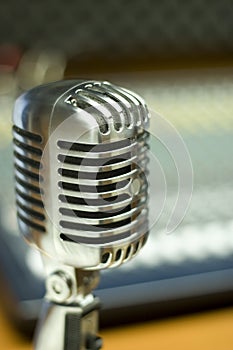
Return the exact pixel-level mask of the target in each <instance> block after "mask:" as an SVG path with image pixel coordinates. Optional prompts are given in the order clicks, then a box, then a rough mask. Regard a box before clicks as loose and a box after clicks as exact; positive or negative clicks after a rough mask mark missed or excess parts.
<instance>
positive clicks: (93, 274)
mask: <svg viewBox="0 0 233 350" xmlns="http://www.w3.org/2000/svg"><path fill="white" fill-rule="evenodd" d="M43 260H44V263H45V267H46V272H47V278H46V295H45V299H44V303H43V307H42V313H41V317H40V319H39V323H38V326H37V329H36V336H35V349H36V350H45V349H46V350H99V349H101V347H102V339H101V338H100V337H99V336H98V335H97V333H98V316H99V308H100V302H99V299H98V298H97V297H95V296H94V295H93V294H92V293H91V292H92V290H93V289H94V288H95V287H96V286H97V284H98V282H99V272H98V271H85V270H81V269H76V268H73V267H70V266H65V265H60V264H57V263H55V264H54V262H53V261H52V259H49V258H47V257H43Z"/></svg>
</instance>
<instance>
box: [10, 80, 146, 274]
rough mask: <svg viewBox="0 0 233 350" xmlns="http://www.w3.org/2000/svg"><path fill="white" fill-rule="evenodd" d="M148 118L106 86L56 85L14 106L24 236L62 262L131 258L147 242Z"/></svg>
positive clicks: (123, 93)
mask: <svg viewBox="0 0 233 350" xmlns="http://www.w3.org/2000/svg"><path fill="white" fill-rule="evenodd" d="M148 122H149V114H148V111H147V108H146V105H145V103H144V101H143V100H142V99H141V98H140V97H139V96H137V95H136V94H134V93H132V92H130V91H127V90H125V89H122V88H120V87H116V86H114V85H112V84H110V83H108V82H97V81H90V82H82V81H63V82H58V83H52V84H48V85H44V86H41V87H38V88H35V89H32V90H30V91H29V92H27V93H26V94H24V95H22V96H21V97H20V98H19V99H18V100H17V102H16V105H15V113H14V127H13V133H14V151H15V174H16V196H17V210H18V221H19V226H20V229H21V232H22V233H23V234H24V236H25V238H26V239H27V240H28V241H29V242H31V243H32V244H34V245H36V246H37V247H38V248H39V249H40V250H42V251H43V252H45V253H46V254H47V255H49V256H51V257H52V258H54V259H55V260H56V261H60V262H62V263H63V264H65V265H70V266H74V267H76V268H82V269H101V268H107V267H112V266H117V265H120V264H121V263H123V262H125V261H127V260H129V259H131V258H132V257H133V256H134V255H135V254H136V253H137V252H138V251H139V250H140V248H141V246H142V245H143V244H144V243H145V240H146V237H147V231H148V227H147V225H148V224H147V203H146V202H147V181H146V173H147V169H146V167H147V157H146V152H147V148H148V146H147V137H148V135H147V132H146V131H145V130H146V128H147V127H148Z"/></svg>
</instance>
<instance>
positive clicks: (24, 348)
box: [0, 308, 233, 350]
mask: <svg viewBox="0 0 233 350" xmlns="http://www.w3.org/2000/svg"><path fill="white" fill-rule="evenodd" d="M101 335H102V336H103V337H104V349H105V350H124V349H125V350H141V349H143V350H144V349H145V350H153V349H155V350H157V349H158V350H171V349H172V350H178V349H179V350H187V349H188V350H202V349H203V350H232V349H233V308H229V309H226V310H219V311H213V312H208V313H202V314H198V315H191V316H184V317H179V318H174V319H169V320H164V321H154V322H148V323H144V324H139V325H131V326H125V327H122V328H116V329H109V330H104V331H102V332H101ZM0 349H1V350H2V349H4V350H5V349H6V350H29V349H30V350H31V349H32V346H31V344H30V343H29V341H28V340H26V339H23V337H22V336H21V335H20V334H19V333H17V332H16V331H15V330H14V329H13V328H12V326H11V324H10V323H9V322H8V321H7V320H6V318H5V316H4V314H3V312H0ZM45 350H47V349H45Z"/></svg>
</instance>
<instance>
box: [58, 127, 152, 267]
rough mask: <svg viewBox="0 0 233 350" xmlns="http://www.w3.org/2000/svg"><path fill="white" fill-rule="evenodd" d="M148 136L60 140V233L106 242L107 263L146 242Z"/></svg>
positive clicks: (104, 260)
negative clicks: (85, 141) (103, 140)
mask: <svg viewBox="0 0 233 350" xmlns="http://www.w3.org/2000/svg"><path fill="white" fill-rule="evenodd" d="M147 139H148V134H147V133H146V132H144V133H142V134H139V135H138V136H137V137H135V138H132V139H123V140H120V141H115V142H110V143H105V144H96V145H93V144H92V145H90V144H81V143H70V142H68V141H65V140H59V141H58V142H57V145H58V147H59V149H60V150H59V154H58V160H59V164H60V166H59V167H58V173H59V175H60V180H59V182H58V192H59V195H58V199H59V203H60V205H59V226H60V227H61V233H60V238H61V239H62V240H63V241H64V242H73V243H75V242H76V243H81V244H85V245H94V246H95V247H98V246H99V247H101V248H102V258H101V267H103V265H104V264H107V266H108V267H109V266H110V265H114V266H116V264H120V263H122V262H123V261H124V260H128V259H129V258H130V257H132V255H135V253H136V251H137V250H139V248H140V247H141V246H142V245H143V244H144V242H145V237H146V234H147V215H146V212H147V203H146V202H147V182H146V172H147V162H148V158H147V156H146V152H147V149H148V145H147Z"/></svg>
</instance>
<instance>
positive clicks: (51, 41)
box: [0, 0, 233, 350]
mask: <svg viewBox="0 0 233 350" xmlns="http://www.w3.org/2000/svg"><path fill="white" fill-rule="evenodd" d="M0 9H1V11H0V110H1V113H0V293H1V302H0V310H1V312H2V314H3V315H4V316H3V317H8V318H10V319H11V320H12V322H13V323H14V325H15V326H14V327H17V328H18V329H20V331H21V332H23V333H24V334H31V333H32V331H33V329H34V326H35V322H36V319H37V316H38V312H39V308H40V304H41V298H42V296H43V293H44V282H43V270H42V267H41V262H40V258H39V256H38V254H37V253H36V252H35V251H32V250H30V249H29V248H28V247H27V246H26V244H24V242H23V240H22V239H21V237H19V232H18V229H17V222H16V215H15V205H14V178H13V156H12V146H11V116H12V109H13V104H14V101H15V99H16V98H17V96H18V95H19V94H21V93H22V92H24V91H26V90H28V89H30V88H32V87H34V86H36V85H39V84H42V83H46V82H51V81H56V80H59V79H63V78H65V79H68V78H85V79H101V80H110V81H111V82H113V83H116V84H120V85H122V86H124V87H127V88H130V89H132V90H134V91H136V92H138V93H139V94H140V95H141V96H142V97H143V98H144V99H145V100H146V102H147V104H148V106H149V108H150V109H151V110H153V111H157V112H159V113H160V114H161V115H163V116H164V117H165V118H166V119H167V120H168V121H170V122H171V123H172V124H173V125H174V126H175V127H176V128H177V130H178V131H179V132H180V134H181V135H182V137H183V139H184V141H185V143H186V145H187V147H188V150H189V152H190V155H191V159H192V163H193V169H194V191H193V198H192V202H191V205H190V208H189V210H188V212H187V215H186V216H185V218H184V220H183V222H182V224H181V225H180V226H179V227H178V228H177V230H176V231H175V232H173V234H172V235H169V236H167V235H165V234H164V228H165V226H166V223H167V220H168V218H169V216H170V214H171V209H172V207H173V205H174V202H175V199H176V193H177V174H176V169H175V168H174V164H173V161H172V159H171V158H170V157H169V154H168V153H167V152H166V150H165V149H164V148H163V147H162V145H160V144H157V157H158V159H159V161H160V162H161V164H162V167H163V170H164V173H165V176H166V181H167V199H166V203H165V207H164V210H163V213H162V215H161V217H160V219H159V220H158V222H157V223H156V225H155V226H154V227H153V229H152V230H151V234H150V239H149V242H148V243H147V245H146V247H145V248H144V249H143V251H142V252H141V254H140V255H139V256H138V257H137V259H135V260H134V261H132V262H130V263H128V264H126V265H125V266H122V267H121V268H119V269H116V270H114V271H106V272H104V273H103V274H102V275H103V276H102V280H101V284H100V287H99V288H98V290H97V291H96V294H98V295H100V297H101V299H102V304H103V310H102V311H101V325H102V327H106V326H113V325H114V326H119V325H122V324H123V323H125V322H128V323H129V322H130V324H135V322H142V321H143V322H148V321H149V320H157V321H156V322H161V321H158V320H161V318H166V317H171V316H172V317H174V316H177V315H180V314H184V313H185V314H187V313H188V314H191V313H193V312H197V311H201V310H209V309H211V310H213V309H216V308H223V307H227V308H229V307H230V306H232V302H233V217H232V213H233V204H232V200H233V186H232V185H233V157H232V149H233V98H232V96H233V41H232V37H233V3H232V1H231V0H222V1H217V0H195V1H194V0H186V1H184V0H174V1H170V0H164V1H163V2H157V1H152V0H144V1H139V0H134V1H132V0H127V1H123V0H118V1H113V0H101V1H98V2H97V1H90V0H86V1H84V2H81V1H78V0H76V1H73V0H70V1H69V2H65V1H62V0H56V1H53V0H48V1H46V2H36V1H27V0H21V1H20V2H15V1H13V0H8V1H7V2H1V4H0ZM152 123H153V121H152ZM151 210H153V208H151ZM2 310H4V311H2ZM5 315H7V316H5ZM177 327H178V328H177V329H182V328H179V327H180V326H177ZM3 332H4V327H1V329H0V335H1V337H2V334H1V333H3ZM148 332H150V331H148ZM151 334H152V330H151V333H150V335H151ZM226 344H227V346H228V347H227V346H226V347H225V348H224V349H228V348H229V349H232V346H233V338H232V337H231V338H229V339H227V340H226ZM134 348H135V347H134ZM138 348H139V347H138ZM168 348H169V347H164V349H168ZM175 348H176V347H174V349H175ZM179 348H180V349H182V348H181V347H179ZM184 348H185V347H184ZM199 348H200V347H199ZM203 348H204V346H203ZM8 349H10V346H8ZM12 349H13V348H12ZM25 349H26V348H25ZM127 349H128V350H129V347H128V348H127ZM190 349H191V348H190ZM205 349H207V347H205Z"/></svg>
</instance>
